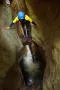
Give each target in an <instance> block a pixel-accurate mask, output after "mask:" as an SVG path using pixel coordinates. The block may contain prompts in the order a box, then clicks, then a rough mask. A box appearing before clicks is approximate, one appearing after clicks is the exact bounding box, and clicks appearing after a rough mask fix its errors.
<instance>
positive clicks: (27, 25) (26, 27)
mask: <svg viewBox="0 0 60 90" xmlns="http://www.w3.org/2000/svg"><path fill="white" fill-rule="evenodd" d="M18 21H20V24H21V26H22V28H23V33H24V36H23V42H28V43H29V42H31V41H32V37H31V24H33V25H34V26H35V27H37V24H36V23H35V22H34V21H33V20H32V19H31V18H30V17H29V16H28V15H26V14H25V13H24V12H23V11H19V12H18V14H17V16H16V17H15V19H14V20H13V21H12V23H11V24H10V25H9V26H8V27H6V29H7V30H8V29H10V28H11V27H12V25H13V24H15V23H17V22H18Z"/></svg>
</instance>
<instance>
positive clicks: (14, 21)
mask: <svg viewBox="0 0 60 90" xmlns="http://www.w3.org/2000/svg"><path fill="white" fill-rule="evenodd" d="M17 21H19V19H18V16H17V17H16V18H15V19H14V20H13V22H12V23H11V24H10V25H9V26H8V27H6V29H7V30H9V29H10V28H11V27H12V26H13V24H15V23H16V22H17Z"/></svg>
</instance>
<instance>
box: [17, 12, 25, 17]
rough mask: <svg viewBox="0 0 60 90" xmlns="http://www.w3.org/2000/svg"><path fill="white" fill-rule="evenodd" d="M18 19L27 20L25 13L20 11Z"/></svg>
mask: <svg viewBox="0 0 60 90" xmlns="http://www.w3.org/2000/svg"><path fill="white" fill-rule="evenodd" d="M18 18H19V19H24V18H25V13H24V12H22V11H19V12H18Z"/></svg>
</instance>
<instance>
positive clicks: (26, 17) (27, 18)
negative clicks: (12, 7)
mask: <svg viewBox="0 0 60 90" xmlns="http://www.w3.org/2000/svg"><path fill="white" fill-rule="evenodd" d="M25 20H28V21H30V23H32V24H33V25H34V26H37V24H36V23H35V22H34V21H33V20H32V19H31V18H30V17H29V16H28V15H25Z"/></svg>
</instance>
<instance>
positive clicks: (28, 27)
mask: <svg viewBox="0 0 60 90" xmlns="http://www.w3.org/2000/svg"><path fill="white" fill-rule="evenodd" d="M27 35H28V42H31V39H32V37H31V25H30V24H29V25H28V26H27Z"/></svg>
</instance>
